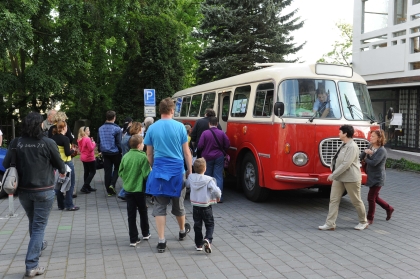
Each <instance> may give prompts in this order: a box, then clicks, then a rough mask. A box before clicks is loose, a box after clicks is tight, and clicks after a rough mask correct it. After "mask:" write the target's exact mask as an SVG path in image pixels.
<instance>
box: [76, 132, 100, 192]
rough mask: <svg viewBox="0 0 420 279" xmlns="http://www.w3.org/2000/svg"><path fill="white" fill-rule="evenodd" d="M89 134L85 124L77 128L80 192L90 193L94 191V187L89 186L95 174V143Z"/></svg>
mask: <svg viewBox="0 0 420 279" xmlns="http://www.w3.org/2000/svg"><path fill="white" fill-rule="evenodd" d="M89 136H90V129H89V127H87V126H82V127H80V129H79V135H78V138H77V144H78V145H79V151H80V161H82V163H83V169H84V174H83V187H82V189H80V192H82V193H86V194H90V192H94V191H96V189H95V188H92V186H90V183H91V182H92V179H93V177H94V176H95V174H96V160H95V147H96V143H95V141H94V139H93V138H91V137H89Z"/></svg>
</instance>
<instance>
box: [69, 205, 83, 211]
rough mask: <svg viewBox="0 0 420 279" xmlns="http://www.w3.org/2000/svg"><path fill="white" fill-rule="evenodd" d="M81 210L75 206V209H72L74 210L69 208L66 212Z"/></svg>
mask: <svg viewBox="0 0 420 279" xmlns="http://www.w3.org/2000/svg"><path fill="white" fill-rule="evenodd" d="M79 209H80V207H78V206H75V207H72V208H67V209H66V210H67V211H76V210H79Z"/></svg>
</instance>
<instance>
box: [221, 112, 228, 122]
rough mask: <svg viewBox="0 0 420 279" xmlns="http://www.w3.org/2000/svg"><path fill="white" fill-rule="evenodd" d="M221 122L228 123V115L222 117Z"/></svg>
mask: <svg viewBox="0 0 420 279" xmlns="http://www.w3.org/2000/svg"><path fill="white" fill-rule="evenodd" d="M222 120H223V121H224V122H227V121H228V115H227V114H226V115H222Z"/></svg>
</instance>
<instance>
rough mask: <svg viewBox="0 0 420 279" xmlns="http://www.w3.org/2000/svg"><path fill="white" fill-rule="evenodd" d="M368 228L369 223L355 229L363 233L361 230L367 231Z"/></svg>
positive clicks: (359, 225)
mask: <svg viewBox="0 0 420 279" xmlns="http://www.w3.org/2000/svg"><path fill="white" fill-rule="evenodd" d="M367 227H369V223H367V222H366V223H364V224H362V223H359V224H358V225H357V226H356V227H354V229H355V230H359V231H361V230H364V229H367Z"/></svg>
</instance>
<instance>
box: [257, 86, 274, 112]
mask: <svg viewBox="0 0 420 279" xmlns="http://www.w3.org/2000/svg"><path fill="white" fill-rule="evenodd" d="M273 94H274V84H273V83H263V84H260V85H258V88H257V93H256V94H255V103H254V116H256V117H261V116H265V117H270V116H271V114H272V113H273Z"/></svg>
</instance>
